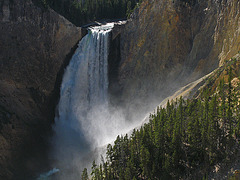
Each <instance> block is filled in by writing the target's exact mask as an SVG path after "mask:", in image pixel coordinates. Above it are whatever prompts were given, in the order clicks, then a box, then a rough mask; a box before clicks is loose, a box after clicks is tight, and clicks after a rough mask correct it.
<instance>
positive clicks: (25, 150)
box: [0, 0, 81, 179]
mask: <svg viewBox="0 0 240 180" xmlns="http://www.w3.org/2000/svg"><path fill="white" fill-rule="evenodd" d="M80 38H81V29H80V28H77V27H75V26H74V25H73V24H72V23H70V22H69V21H67V20H66V19H65V18H63V17H62V16H60V15H58V14H57V13H55V12H54V11H53V10H51V9H49V8H48V7H42V8H39V7H38V6H35V4H33V3H32V1H30V0H3V1H0V89H1V91H0V179H33V177H34V173H35V172H36V171H37V170H38V168H40V169H41V168H42V166H43V164H44V166H47V165H46V162H44V159H45V160H46V157H45V155H46V154H47V153H46V154H44V152H46V151H47V149H46V147H47V142H46V139H45V138H46V137H48V135H49V133H50V132H51V123H52V122H53V119H54V109H55V106H56V104H57V100H58V94H59V92H58V91H59V86H60V83H61V78H62V74H63V72H64V67H65V66H66V64H67V63H68V61H69V60H70V58H71V55H72V53H73V51H74V48H76V45H77V42H78V41H79V40H80ZM43 157H44V158H43ZM47 168H48V167H46V169H47Z"/></svg>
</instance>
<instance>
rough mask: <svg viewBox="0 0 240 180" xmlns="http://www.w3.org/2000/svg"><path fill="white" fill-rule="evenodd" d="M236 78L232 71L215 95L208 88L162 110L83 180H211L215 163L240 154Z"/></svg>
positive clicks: (109, 149)
mask: <svg viewBox="0 0 240 180" xmlns="http://www.w3.org/2000/svg"><path fill="white" fill-rule="evenodd" d="M232 78H233V77H232V68H231V67H230V68H229V69H228V79H227V81H226V80H224V79H221V80H220V82H219V85H218V87H217V88H216V90H215V91H211V88H210V87H206V88H205V89H203V90H202V92H201V93H200V96H199V97H198V98H197V99H192V100H184V99H183V98H182V97H181V98H179V99H177V100H176V101H171V102H169V101H168V102H167V105H166V107H165V108H162V107H158V108H157V110H156V112H155V113H153V114H150V117H149V118H150V121H149V123H147V124H145V125H144V126H142V127H141V128H140V129H134V130H133V132H132V134H131V136H130V137H129V136H128V135H127V134H126V135H125V136H118V137H117V139H116V140H115V142H114V144H113V145H111V144H109V145H108V147H107V153H106V158H105V160H104V158H102V162H101V163H100V164H99V165H97V164H96V163H95V161H94V162H93V164H92V171H91V174H88V172H87V169H84V171H83V173H82V179H83V180H87V179H89V178H90V177H91V179H95V180H100V179H101V180H102V179H107V180H110V179H126V180H128V179H129V180H132V179H179V178H183V177H186V176H188V175H191V174H196V176H195V178H196V179H204V178H206V176H207V174H208V172H209V171H210V169H211V168H212V167H213V166H214V165H216V164H217V163H219V162H223V161H230V159H231V158H232V157H233V156H234V154H236V153H237V149H238V148H236V147H237V146H238V145H239V138H240V109H239V108H240V105H239V100H238V99H239V98H240V94H239V87H240V86H239V84H238V88H233V86H232V84H231V80H232ZM193 172H195V173H193ZM197 174H198V175H197Z"/></svg>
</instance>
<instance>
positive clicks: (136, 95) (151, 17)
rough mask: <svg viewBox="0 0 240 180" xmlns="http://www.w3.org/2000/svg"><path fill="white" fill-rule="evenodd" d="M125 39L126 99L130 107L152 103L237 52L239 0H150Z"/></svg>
mask: <svg viewBox="0 0 240 180" xmlns="http://www.w3.org/2000/svg"><path fill="white" fill-rule="evenodd" d="M120 42H121V45H120V46H121V62H120V67H119V69H118V71H119V73H118V74H119V75H118V83H119V89H121V90H120V91H121V92H122V93H121V95H122V99H121V100H122V101H128V103H127V104H128V106H129V107H128V109H129V111H133V112H134V109H136V108H137V109H138V108H143V109H147V108H148V107H146V104H155V105H156V104H158V103H159V102H160V100H161V99H163V98H164V97H165V96H166V95H169V94H170V93H171V92H173V90H176V88H178V87H180V86H183V85H185V84H186V83H188V82H191V81H193V80H196V79H197V78H199V77H202V76H203V75H206V74H207V73H209V72H211V71H212V70H214V69H215V68H217V67H218V66H220V65H222V64H223V63H224V60H225V59H229V58H231V57H232V56H234V55H235V54H236V53H238V51H239V50H240V2H239V1H238V0H229V1H225V0H204V1H202V0H201V1H200V0H190V1H186V0H162V1H156V0H145V1H143V2H142V3H141V5H140V7H139V8H137V9H136V10H135V12H134V13H133V15H132V16H131V18H130V19H129V21H128V23H127V24H126V25H125V27H124V28H123V29H122V33H121V40H120ZM152 108H153V107H152V106H149V109H152Z"/></svg>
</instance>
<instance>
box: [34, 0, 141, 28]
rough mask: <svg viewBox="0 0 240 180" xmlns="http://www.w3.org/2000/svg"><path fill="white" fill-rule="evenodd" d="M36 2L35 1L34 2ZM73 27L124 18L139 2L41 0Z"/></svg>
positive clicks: (125, 0) (133, 0) (137, 0)
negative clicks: (102, 20)
mask: <svg viewBox="0 0 240 180" xmlns="http://www.w3.org/2000/svg"><path fill="white" fill-rule="evenodd" d="M35 1H36V0H35ZM41 1H42V2H43V4H46V5H49V6H50V7H51V8H53V9H54V10H55V11H57V12H59V13H60V14H62V15H63V16H65V17H66V18H67V19H69V20H70V21H71V22H73V23H74V24H75V25H78V26H81V25H83V24H86V23H89V22H92V21H95V20H97V19H119V18H126V17H127V15H129V14H130V13H132V10H133V9H134V7H135V6H136V4H139V3H140V1H139V0H41Z"/></svg>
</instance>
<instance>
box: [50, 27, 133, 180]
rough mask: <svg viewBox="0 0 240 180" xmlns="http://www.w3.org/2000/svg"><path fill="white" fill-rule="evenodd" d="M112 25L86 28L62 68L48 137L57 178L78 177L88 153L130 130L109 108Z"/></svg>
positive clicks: (89, 157)
mask: <svg viewBox="0 0 240 180" xmlns="http://www.w3.org/2000/svg"><path fill="white" fill-rule="evenodd" d="M113 26H114V23H108V24H106V25H103V26H97V27H92V28H90V29H89V32H88V34H87V35H86V36H85V37H84V38H83V39H82V40H81V41H80V42H79V45H78V48H77V50H76V52H75V53H74V55H73V57H72V59H71V61H70V64H69V66H68V67H67V68H66V71H65V74H64V77H63V81H62V85H61V90H60V101H59V105H58V116H57V117H56V118H55V125H54V127H53V128H54V131H55V136H54V137H53V139H52V146H53V148H52V152H51V158H52V159H53V160H52V161H53V167H57V168H59V169H60V172H61V173H63V174H62V175H61V176H60V177H58V178H57V179H66V178H67V179H76V178H78V179H79V174H78V173H81V170H82V169H83V168H84V167H86V166H88V165H89V163H91V162H92V160H93V158H94V157H92V156H93V153H90V152H93V151H94V150H95V149H96V148H98V147H101V146H103V145H106V144H107V143H109V142H112V141H113V140H114V139H115V138H116V136H117V135H118V134H121V133H123V132H124V131H128V130H129V129H130V126H128V125H126V124H125V120H124V118H122V116H121V113H120V112H119V111H114V112H113V111H111V113H110V110H109V103H108V54H109V35H110V31H111V29H112V28H113ZM126 127H127V128H126ZM62 170H63V171H62ZM64 171H65V173H64ZM76 172H77V173H76Z"/></svg>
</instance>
